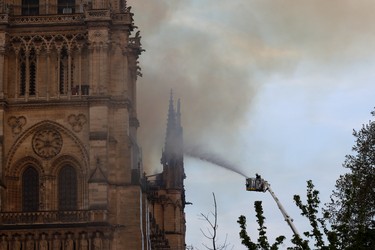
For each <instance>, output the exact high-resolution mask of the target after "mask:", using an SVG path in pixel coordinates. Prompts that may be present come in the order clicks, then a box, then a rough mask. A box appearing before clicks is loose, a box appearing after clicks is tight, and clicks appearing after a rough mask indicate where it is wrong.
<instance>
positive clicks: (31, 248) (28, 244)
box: [26, 235, 34, 250]
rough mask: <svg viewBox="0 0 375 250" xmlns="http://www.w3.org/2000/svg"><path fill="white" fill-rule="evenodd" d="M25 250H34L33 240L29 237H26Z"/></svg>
mask: <svg viewBox="0 0 375 250" xmlns="http://www.w3.org/2000/svg"><path fill="white" fill-rule="evenodd" d="M26 250H34V240H33V239H32V238H31V236H30V235H29V236H28V239H27V241H26Z"/></svg>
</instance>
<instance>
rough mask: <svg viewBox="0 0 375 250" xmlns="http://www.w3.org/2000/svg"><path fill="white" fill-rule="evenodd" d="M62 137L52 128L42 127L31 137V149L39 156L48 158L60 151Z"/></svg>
mask: <svg viewBox="0 0 375 250" xmlns="http://www.w3.org/2000/svg"><path fill="white" fill-rule="evenodd" d="M61 147H62V137H61V135H60V133H59V132H57V131H56V130H54V129H44V130H41V131H39V132H37V133H36V134H35V135H34V138H33V149H34V151H35V153H36V154H37V155H39V156H40V157H43V158H46V159H49V158H52V157H54V156H56V155H57V154H58V153H60V150H61Z"/></svg>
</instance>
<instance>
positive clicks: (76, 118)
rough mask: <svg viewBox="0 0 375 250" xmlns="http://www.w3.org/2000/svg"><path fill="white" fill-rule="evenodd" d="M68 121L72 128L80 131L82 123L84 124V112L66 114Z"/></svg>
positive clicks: (85, 120)
mask: <svg viewBox="0 0 375 250" xmlns="http://www.w3.org/2000/svg"><path fill="white" fill-rule="evenodd" d="M68 122H69V124H70V126H72V130H73V131H74V132H76V133H78V132H81V130H82V127H83V125H85V124H86V122H87V118H86V116H85V115H84V114H79V115H75V114H71V115H69V116H68Z"/></svg>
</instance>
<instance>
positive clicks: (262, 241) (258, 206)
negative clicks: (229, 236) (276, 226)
mask: <svg viewBox="0 0 375 250" xmlns="http://www.w3.org/2000/svg"><path fill="white" fill-rule="evenodd" d="M254 207H255V212H256V217H257V222H258V225H259V228H258V232H259V237H258V241H257V243H255V242H252V241H251V238H250V236H249V235H248V233H247V231H246V217H245V216H243V215H241V216H240V217H239V218H238V221H237V223H238V224H240V228H241V231H240V238H241V243H242V244H243V245H244V246H246V247H247V248H248V249H249V250H257V249H270V250H276V249H278V246H279V245H280V244H282V243H283V241H284V240H285V236H282V235H281V236H279V237H277V238H276V240H275V243H273V244H272V245H270V243H269V242H268V238H267V235H266V229H267V227H266V226H265V225H264V222H265V217H264V216H263V207H262V202H261V201H255V202H254Z"/></svg>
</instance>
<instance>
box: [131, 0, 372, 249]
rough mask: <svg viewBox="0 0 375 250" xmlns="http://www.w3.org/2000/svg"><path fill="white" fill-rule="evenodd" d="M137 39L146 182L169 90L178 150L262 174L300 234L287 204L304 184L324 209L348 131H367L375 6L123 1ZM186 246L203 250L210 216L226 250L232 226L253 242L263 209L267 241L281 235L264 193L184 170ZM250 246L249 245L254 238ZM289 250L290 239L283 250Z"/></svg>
mask: <svg viewBox="0 0 375 250" xmlns="http://www.w3.org/2000/svg"><path fill="white" fill-rule="evenodd" d="M128 4H129V5H131V6H133V7H132V11H133V12H134V13H135V15H134V19H135V24H136V25H137V26H138V27H139V30H140V31H141V36H142V44H143V48H144V49H146V52H144V53H143V54H142V56H141V58H140V66H141V68H142V73H143V77H142V78H139V80H138V97H139V98H138V113H139V119H140V123H141V127H140V128H139V136H140V144H141V146H142V148H143V158H144V159H143V160H144V167H145V168H146V169H147V171H148V173H149V174H152V173H155V172H158V171H160V170H161V165H160V163H159V162H160V156H161V150H162V147H163V143H164V137H165V128H166V117H167V107H168V98H169V91H170V89H173V90H174V93H175V94H174V95H175V98H176V99H177V98H181V102H182V124H183V127H184V140H185V145H186V146H188V147H195V146H199V147H200V148H202V149H204V150H205V151H206V152H210V153H214V154H217V155H218V156H219V157H220V158H222V159H225V160H226V161H228V162H230V163H232V164H233V165H234V166H236V167H238V170H239V171H242V172H245V173H246V174H247V175H248V176H254V175H255V173H259V174H261V175H262V176H263V177H264V178H265V179H267V180H268V181H269V183H271V185H272V188H273V190H274V191H275V193H276V194H277V195H278V197H279V199H280V201H281V202H282V203H283V205H284V207H285V208H286V210H287V212H288V213H289V214H290V215H291V217H292V218H293V219H294V221H295V224H296V227H297V229H298V230H299V231H300V232H301V233H302V232H303V231H304V230H305V228H306V224H307V222H306V220H305V219H304V218H302V217H301V216H300V215H299V210H298V209H297V208H296V206H295V205H294V203H293V201H292V197H293V195H294V194H300V195H305V193H306V191H305V190H306V181H307V180H309V179H312V180H313V182H314V183H315V185H316V187H317V188H318V189H319V190H320V191H321V199H322V202H323V203H324V202H327V201H328V200H329V195H330V193H331V190H332V189H333V187H334V184H335V181H336V179H337V178H338V177H339V175H340V174H342V173H344V172H345V169H343V168H342V167H341V164H342V163H343V162H344V159H345V155H346V154H349V153H351V147H352V145H353V144H354V137H353V136H352V135H351V133H352V130H353V129H360V128H361V126H362V124H363V123H367V122H368V120H369V119H372V117H371V115H370V112H371V111H372V110H373V107H374V106H375V105H374V93H375V84H373V81H374V79H375V15H373V10H374V9H375V2H374V1H370V0H369V1H361V0H359V1H345V0H340V1H339V0H331V1H326V0H316V1H307V0H306V1H293V0H280V1H274V0H231V1H227V0H215V1H214V0H132V1H130V0H129V1H128ZM185 171H186V175H187V179H186V182H185V184H186V185H185V188H186V194H187V200H188V201H190V202H192V203H193V205H188V206H187V207H186V216H187V237H186V241H187V244H189V245H194V247H195V248H198V249H205V248H204V247H203V246H202V243H206V244H208V243H209V242H208V241H207V240H205V239H204V236H203V235H202V233H201V232H200V229H203V230H205V228H206V226H207V225H206V224H205V223H204V222H203V221H201V220H199V217H198V214H200V213H201V212H202V213H208V212H210V211H212V209H213V203H212V192H214V193H215V195H216V198H217V203H218V209H219V234H220V239H219V243H220V242H222V241H223V240H224V238H225V235H226V234H227V235H228V242H229V243H231V244H232V245H233V246H234V248H233V249H245V247H243V246H242V245H241V244H240V240H239V237H238V232H239V227H238V225H237V223H236V220H237V218H238V216H240V215H241V214H243V215H246V216H247V218H248V228H249V233H250V234H251V235H253V236H256V233H257V231H256V226H257V225H256V222H255V212H254V208H253V203H254V201H255V200H262V201H263V205H264V212H265V216H266V226H267V227H268V231H269V236H270V238H271V239H270V241H271V242H273V238H274V237H276V236H278V235H280V234H284V235H286V236H287V237H290V235H291V230H290V229H289V227H288V225H287V224H286V223H285V222H284V220H283V217H282V216H281V213H280V212H279V210H278V208H277V206H276V204H275V202H274V201H273V200H272V198H271V196H270V194H268V193H250V192H247V191H245V187H244V185H245V179H244V177H242V176H240V175H238V174H236V173H232V172H230V171H227V170H224V169H221V168H218V167H216V166H214V165H211V164H208V163H205V162H201V161H199V160H196V159H192V158H189V157H186V158H185ZM253 239H254V240H255V239H256V237H253ZM288 245H290V244H289V238H288V240H287V241H286V246H288Z"/></svg>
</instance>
